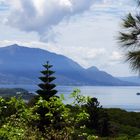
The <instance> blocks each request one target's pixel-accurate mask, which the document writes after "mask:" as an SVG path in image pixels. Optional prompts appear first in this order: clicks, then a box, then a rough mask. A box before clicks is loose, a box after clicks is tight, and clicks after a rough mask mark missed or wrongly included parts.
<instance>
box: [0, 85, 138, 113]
mask: <svg viewBox="0 0 140 140" xmlns="http://www.w3.org/2000/svg"><path fill="white" fill-rule="evenodd" d="M0 88H24V89H26V90H28V91H29V92H33V93H35V91H36V90H37V89H38V87H37V86H35V85H0ZM74 89H80V90H81V94H82V95H85V96H91V97H96V98H98V101H99V102H100V104H101V105H103V107H105V108H121V109H125V110H127V111H135V112H140V96H139V95H136V93H138V92H140V87H138V86H137V87H134V86H132V87H131V86H130V87H129V86H125V87H124V86H120V87H118V86H57V90H58V94H64V95H65V98H66V100H65V101H64V102H65V103H71V102H72V99H70V98H69V95H70V93H72V91H73V90H74Z"/></svg>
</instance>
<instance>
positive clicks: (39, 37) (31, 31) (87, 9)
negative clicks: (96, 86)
mask: <svg viewBox="0 0 140 140" xmlns="http://www.w3.org/2000/svg"><path fill="white" fill-rule="evenodd" d="M136 10H137V6H136V3H135V2H134V0H117V1H115V0H0V19H1V20H0V33H1V35H0V47H3V46H6V45H11V44H15V43H16V44H19V45H23V46H28V47H34V48H42V49H46V50H49V51H51V52H55V53H58V54H63V55H65V56H67V57H69V58H71V59H73V60H75V61H76V62H78V63H79V64H80V65H81V66H83V67H84V68H88V67H91V66H96V67H98V68H99V69H100V70H104V71H106V72H108V73H110V74H112V75H113V76H122V77H124V76H132V75H136V73H134V72H132V71H131V69H130V67H129V64H128V63H126V62H125V58H124V54H125V52H124V50H122V49H121V47H120V44H119V43H118V40H117V38H118V36H119V31H120V30H121V24H122V19H123V18H124V17H125V16H126V15H127V14H128V13H129V12H131V13H134V12H135V11H136Z"/></svg>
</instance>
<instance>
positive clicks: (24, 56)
mask: <svg viewBox="0 0 140 140" xmlns="http://www.w3.org/2000/svg"><path fill="white" fill-rule="evenodd" d="M46 61H50V63H51V64H52V65H53V66H54V67H53V69H54V70H55V71H56V74H55V76H56V77H57V79H56V83H57V84H58V85H98V86H130V85H132V86H134V85H138V84H135V83H130V82H125V81H122V80H120V79H118V78H115V77H113V76H112V75H110V74H108V73H106V72H104V71H100V70H99V69H98V68H97V67H95V66H93V67H90V68H88V69H84V68H83V67H82V66H80V65H79V64H78V63H77V62H75V61H73V60H72V59H69V58H68V57H66V56H63V55H59V54H56V53H52V52H49V51H46V50H42V49H39V48H28V47H26V46H19V45H17V44H13V45H10V46H6V47H1V48H0V84H37V83H38V82H39V80H38V77H39V76H40V71H41V70H42V68H43V67H42V64H44V63H45V62H46Z"/></svg>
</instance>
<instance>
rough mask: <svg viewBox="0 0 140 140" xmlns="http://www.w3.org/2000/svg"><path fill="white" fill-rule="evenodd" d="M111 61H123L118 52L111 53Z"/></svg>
mask: <svg viewBox="0 0 140 140" xmlns="http://www.w3.org/2000/svg"><path fill="white" fill-rule="evenodd" d="M110 60H111V61H122V60H123V55H122V54H120V52H117V51H113V52H112V55H111V56H110Z"/></svg>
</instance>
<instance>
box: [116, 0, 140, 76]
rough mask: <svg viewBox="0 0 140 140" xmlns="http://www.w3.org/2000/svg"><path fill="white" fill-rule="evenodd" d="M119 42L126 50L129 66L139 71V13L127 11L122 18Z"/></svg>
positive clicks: (139, 3) (139, 2)
mask: <svg viewBox="0 0 140 140" xmlns="http://www.w3.org/2000/svg"><path fill="white" fill-rule="evenodd" d="M138 6H140V1H139V0H138ZM119 42H120V43H121V45H122V47H125V49H126V50H127V53H126V60H127V61H129V62H130V66H131V68H132V69H133V70H136V71H138V72H139V73H140V13H139V14H136V15H132V14H131V13H129V14H128V15H127V16H126V17H125V19H123V31H122V32H120V36H119Z"/></svg>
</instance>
